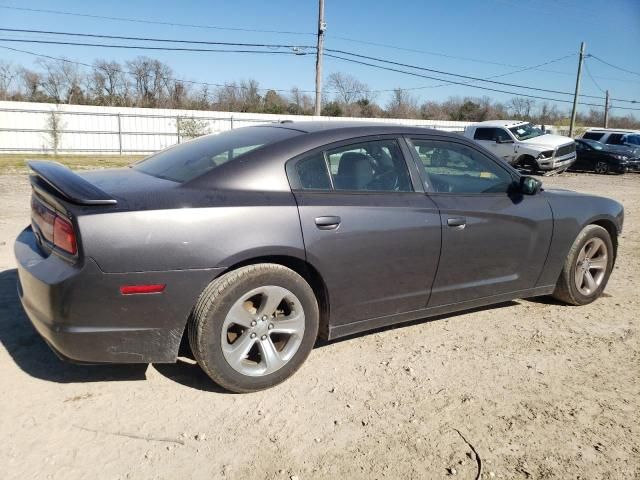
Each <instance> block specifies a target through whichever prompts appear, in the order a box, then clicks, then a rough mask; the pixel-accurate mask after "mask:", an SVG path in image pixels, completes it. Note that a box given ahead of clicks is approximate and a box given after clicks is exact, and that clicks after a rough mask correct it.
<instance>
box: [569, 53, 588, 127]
mask: <svg viewBox="0 0 640 480" xmlns="http://www.w3.org/2000/svg"><path fill="white" fill-rule="evenodd" d="M583 60H584V42H582V43H581V44H580V60H578V75H577V76H576V91H575V93H574V95H573V108H572V109H571V123H570V124H569V136H570V137H573V129H574V128H575V126H576V109H577V108H578V95H579V94H580V77H581V76H582V62H583Z"/></svg>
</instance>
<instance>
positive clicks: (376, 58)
mask: <svg viewBox="0 0 640 480" xmlns="http://www.w3.org/2000/svg"><path fill="white" fill-rule="evenodd" d="M326 50H327V52H332V53H339V54H341V55H350V56H353V57H356V58H363V59H365V60H373V61H376V62H381V63H387V64H390V65H397V66H400V67H405V68H412V69H416V70H421V71H426V72H432V73H437V74H439V75H449V76H452V77H458V78H464V79H467V80H473V81H476V82H487V83H492V84H496V85H502V86H506V87H513V88H524V89H527V90H535V91H538V92H544V93H553V94H556V95H573V93H571V92H563V91H560V90H550V89H546V88H539V87H532V86H528V85H519V84H516V83H508V82H499V81H496V80H490V79H488V78H480V77H474V76H470V75H463V74H459V73H451V72H446V71H443V70H437V69H433V68H427V67H421V66H418V65H411V64H408V63H402V62H396V61H393V60H387V59H383V58H378V57H371V56H369V55H362V54H358V53H353V52H348V51H345V50H336V49H331V48H327V49H326ZM570 56H573V54H572V55H567V56H566V57H570ZM562 58H565V57H562ZM441 80H442V79H441ZM445 81H448V80H445ZM452 83H453V82H452ZM580 96H581V97H584V98H596V99H600V98H601V97H598V96H595V95H580ZM616 100H617V101H621V102H629V103H636V102H637V101H636V100H624V99H616Z"/></svg>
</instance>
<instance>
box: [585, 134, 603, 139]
mask: <svg viewBox="0 0 640 480" xmlns="http://www.w3.org/2000/svg"><path fill="white" fill-rule="evenodd" d="M603 136H604V133H599V132H586V133H585V134H584V135H582V138H586V139H587V140H600V139H601V138H602V137H603Z"/></svg>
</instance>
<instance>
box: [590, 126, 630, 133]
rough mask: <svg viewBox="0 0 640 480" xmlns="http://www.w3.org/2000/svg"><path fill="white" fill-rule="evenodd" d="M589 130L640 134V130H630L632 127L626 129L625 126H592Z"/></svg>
mask: <svg viewBox="0 0 640 480" xmlns="http://www.w3.org/2000/svg"><path fill="white" fill-rule="evenodd" d="M587 132H598V133H634V134H640V130H630V129H625V128H597V127H592V128H589V129H588V130H587Z"/></svg>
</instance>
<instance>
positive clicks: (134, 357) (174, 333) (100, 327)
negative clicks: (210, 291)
mask: <svg viewBox="0 0 640 480" xmlns="http://www.w3.org/2000/svg"><path fill="white" fill-rule="evenodd" d="M14 251H15V256H16V260H17V264H18V293H19V296H20V301H21V303H22V306H23V308H24V310H25V312H26V313H27V316H28V317H29V319H30V320H31V322H32V323H33V326H34V327H35V328H36V330H37V331H38V333H39V334H40V335H41V336H42V337H43V338H44V340H45V341H46V342H47V343H48V344H49V345H50V346H51V348H52V349H53V350H54V351H55V352H56V353H57V354H58V356H60V357H61V358H63V359H65V360H71V361H74V362H79V363H152V362H158V363H160V362H173V361H175V359H176V357H177V354H178V347H179V346H180V341H181V338H182V333H183V331H184V327H185V324H186V321H187V318H188V316H189V313H190V312H191V309H192V308H193V305H194V304H195V302H196V299H197V297H198V296H199V295H200V292H201V291H202V290H203V289H204V287H205V286H206V285H207V284H208V283H209V282H210V281H211V279H212V278H214V277H215V276H217V272H219V269H203V270H181V271H168V272H167V271H165V272H135V273H117V274H113V273H105V272H102V271H101V270H100V268H99V267H98V265H97V264H96V263H95V262H94V261H93V260H92V259H90V258H88V259H85V260H84V261H83V263H82V264H80V265H73V264H71V263H70V262H68V261H67V260H65V259H62V258H60V257H58V256H57V255H55V254H52V255H49V256H48V257H45V256H44V255H43V254H42V253H41V252H40V250H39V248H38V246H37V244H36V241H35V236H34V234H33V232H32V230H31V228H30V227H29V228H27V229H25V230H24V231H23V232H22V233H21V234H20V235H19V236H18V238H17V239H16V242H15V245H14ZM141 283H163V284H166V285H167V287H166V289H165V291H164V292H163V293H161V294H151V295H121V294H120V290H119V289H120V286H122V285H132V284H133V285H136V284H141Z"/></svg>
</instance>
